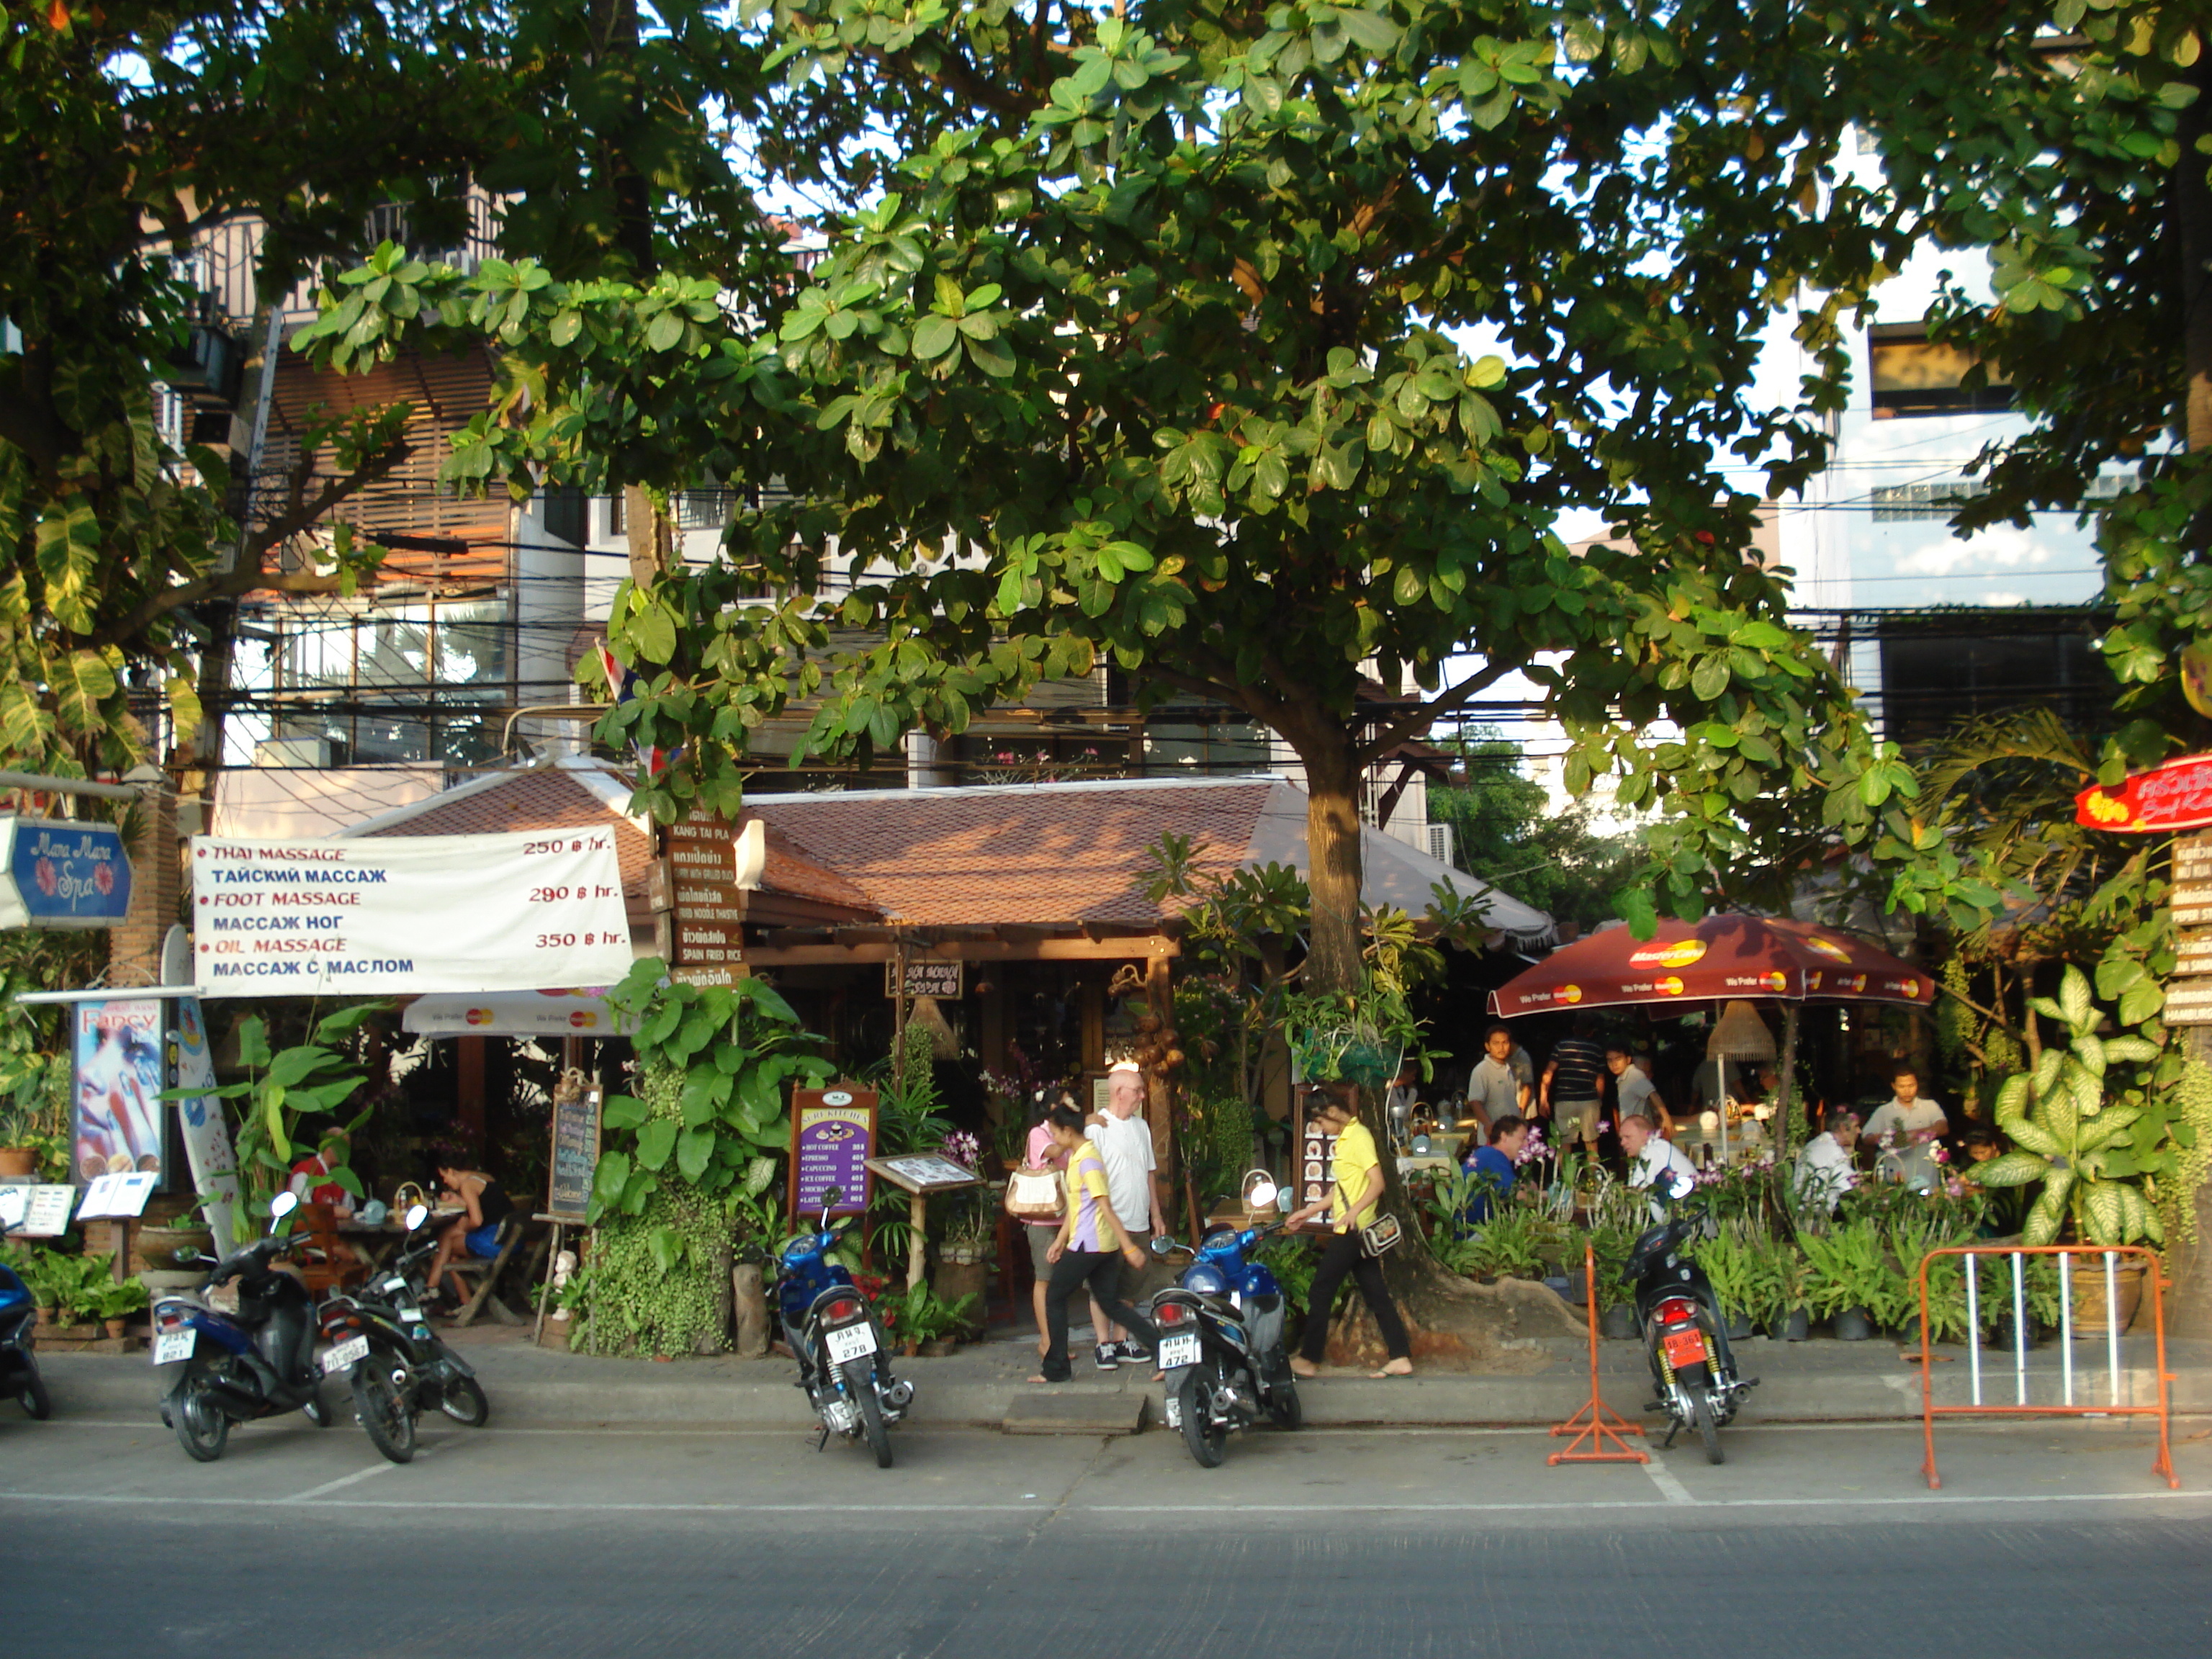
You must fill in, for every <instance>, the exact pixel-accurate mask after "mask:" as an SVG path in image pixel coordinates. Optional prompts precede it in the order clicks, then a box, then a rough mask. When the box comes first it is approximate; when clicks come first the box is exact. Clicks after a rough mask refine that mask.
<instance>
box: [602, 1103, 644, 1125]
mask: <svg viewBox="0 0 2212 1659" xmlns="http://www.w3.org/2000/svg"><path fill="white" fill-rule="evenodd" d="M644 1121H645V1103H644V1102H643V1101H641V1100H640V1099H639V1098H638V1097H636V1096H635V1095H609V1096H608V1097H607V1099H606V1103H605V1105H604V1106H602V1107H600V1108H599V1123H600V1125H601V1127H605V1128H609V1129H635V1128H636V1127H638V1125H639V1124H641V1123H642V1122H644Z"/></svg>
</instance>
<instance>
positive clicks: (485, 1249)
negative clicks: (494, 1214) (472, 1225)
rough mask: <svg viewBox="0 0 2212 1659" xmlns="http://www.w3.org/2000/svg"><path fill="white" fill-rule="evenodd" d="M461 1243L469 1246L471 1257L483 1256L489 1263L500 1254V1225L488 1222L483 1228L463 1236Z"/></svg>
mask: <svg viewBox="0 0 2212 1659" xmlns="http://www.w3.org/2000/svg"><path fill="white" fill-rule="evenodd" d="M461 1243H464V1244H465V1245H467V1246H468V1250H469V1254H470V1255H477V1256H482V1257H483V1259H484V1260H485V1261H490V1260H492V1259H493V1258H494V1257H495V1256H496V1255H498V1254H499V1223H497V1222H496V1221H487V1222H485V1223H484V1225H483V1226H481V1227H478V1228H476V1229H475V1230H473V1231H470V1232H465V1233H463V1234H462V1235H461Z"/></svg>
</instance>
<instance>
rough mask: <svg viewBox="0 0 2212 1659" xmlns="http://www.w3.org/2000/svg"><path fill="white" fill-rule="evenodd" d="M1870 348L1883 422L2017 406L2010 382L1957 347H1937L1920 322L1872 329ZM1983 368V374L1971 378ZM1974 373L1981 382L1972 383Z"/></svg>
mask: <svg viewBox="0 0 2212 1659" xmlns="http://www.w3.org/2000/svg"><path fill="white" fill-rule="evenodd" d="M1867 350H1868V356H1869V358H1870V359H1871V360H1872V361H1871V363H1870V365H1869V367H1870V369H1871V372H1872V380H1873V386H1874V414H1875V419H1876V420H1878V421H1879V420H1888V419H1891V418H1893V417H1895V416H1899V415H1980V414H2002V412H2003V411H2004V410H2008V409H2010V408H2011V407H2012V383H2011V382H2010V381H2008V380H2004V379H2003V378H2002V377H2001V376H2000V375H1998V374H1996V372H1995V371H1994V370H1990V369H1988V368H1982V366H1980V365H1978V364H1977V363H1976V362H1975V361H1974V359H1973V358H1972V357H1970V356H1967V355H1966V353H1965V352H1963V351H1961V350H1960V349H1958V348H1957V347H1956V346H1948V345H1938V344H1936V343H1935V342H1934V341H1932V340H1930V339H1929V337H1928V331H1927V330H1926V329H1925V328H1923V326H1922V325H1919V324H1918V323H1898V324H1884V325H1880V326H1878V327H1875V328H1874V329H1872V330H1869V333H1868V339H1867ZM1976 368H1982V372H1981V373H1980V374H1972V371H1974V370H1975V369H1976ZM1970 375H1971V377H1972V379H1975V380H1979V381H1980V382H1981V384H1979V385H1978V386H1969V385H1967V384H1966V381H1967V380H1968V379H1969V378H1970Z"/></svg>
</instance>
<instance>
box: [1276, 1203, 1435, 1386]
mask: <svg viewBox="0 0 2212 1659" xmlns="http://www.w3.org/2000/svg"><path fill="white" fill-rule="evenodd" d="M1346 1273H1350V1274H1351V1275H1352V1280H1353V1282H1354V1283H1355V1284H1357V1285H1358V1286H1359V1294H1360V1295H1362V1296H1364V1297H1366V1298H1367V1311H1368V1312H1370V1313H1371V1314H1373V1315H1374V1316H1375V1326H1376V1329H1377V1330H1379V1331H1381V1332H1382V1333H1383V1346H1384V1347H1386V1348H1388V1349H1389V1351H1390V1358H1393V1359H1410V1358H1413V1340H1412V1339H1411V1338H1409V1337H1407V1334H1406V1322H1405V1321H1403V1320H1402V1319H1401V1318H1399V1317H1398V1310H1397V1307H1396V1306H1395V1304H1393V1303H1392V1302H1391V1300H1390V1287H1389V1285H1386V1284H1385V1283H1383V1264H1382V1263H1381V1262H1380V1261H1376V1259H1375V1258H1374V1257H1373V1256H1370V1255H1365V1254H1364V1253H1363V1252H1362V1251H1361V1249H1360V1248H1359V1233H1358V1229H1356V1228H1346V1230H1345V1231H1343V1232H1340V1233H1332V1234H1330V1235H1329V1240H1328V1244H1327V1245H1325V1246H1324V1247H1323V1248H1322V1253H1321V1266H1319V1267H1316V1268H1315V1269H1314V1276H1313V1285H1312V1288H1311V1289H1310V1290H1309V1291H1307V1292H1306V1328H1305V1335H1304V1338H1303V1339H1302V1340H1300V1341H1299V1343H1298V1353H1299V1355H1300V1357H1302V1358H1304V1359H1306V1360H1308V1361H1310V1362H1311V1363H1312V1364H1316V1365H1318V1364H1321V1358H1322V1353H1323V1352H1326V1351H1327V1350H1328V1310H1329V1304H1331V1303H1333V1302H1334V1301H1335V1300H1336V1289H1337V1286H1338V1285H1341V1284H1343V1283H1344V1276H1345V1275H1346Z"/></svg>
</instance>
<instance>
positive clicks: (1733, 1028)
mask: <svg viewBox="0 0 2212 1659" xmlns="http://www.w3.org/2000/svg"><path fill="white" fill-rule="evenodd" d="M1774 1052H1775V1051H1774V1033H1773V1032H1771V1031H1770V1030H1767V1029H1766V1022H1765V1020H1763V1019H1761V1018H1759V1010H1758V1009H1756V1008H1754V1007H1753V1006H1751V1005H1750V1004H1749V1003H1748V1002H1743V1001H1736V1002H1731V1003H1730V1004H1729V1006H1727V1007H1726V1008H1724V1009H1723V1010H1722V1011H1721V1018H1720V1023H1719V1024H1717V1025H1715V1026H1714V1027H1713V1034H1712V1035H1711V1036H1709V1037H1707V1038H1706V1039H1705V1058H1706V1059H1707V1060H1771V1059H1773V1058H1774Z"/></svg>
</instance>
